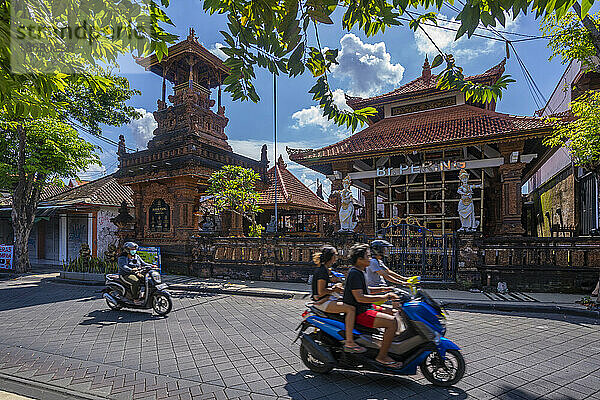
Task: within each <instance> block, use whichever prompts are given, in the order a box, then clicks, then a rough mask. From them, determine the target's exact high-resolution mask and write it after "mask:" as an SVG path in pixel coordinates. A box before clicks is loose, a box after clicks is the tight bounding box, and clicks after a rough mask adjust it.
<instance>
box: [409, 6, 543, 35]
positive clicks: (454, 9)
mask: <svg viewBox="0 0 600 400" xmlns="http://www.w3.org/2000/svg"><path fill="white" fill-rule="evenodd" d="M447 5H448V8H450V9H452V11H455V12H457V13H460V10H459V9H458V8H456V7H454V6H450V5H449V4H447ZM413 13H414V14H417V15H423V14H421V13H418V12H414V11H413ZM436 19H438V20H440V21H443V22H448V23H450V24H454V25H462V22H460V21H457V20H451V19H447V18H441V17H439V16H437V15H436ZM433 26H436V27H438V28H441V29H444V27H441V26H439V25H435V24H433ZM477 29H481V30H486V31H490V32H494V31H495V32H500V33H504V34H506V35H515V36H520V37H523V38H526V39H524V40H536V39H549V36H543V35H530V34H528V33H519V32H509V31H502V30H499V29H494V28H492V27H487V26H484V25H483V24H479V25H478V26H477ZM449 30H453V31H458V29H449ZM488 38H489V37H488ZM490 39H491V38H490ZM493 39H495V40H497V39H496V38H493ZM514 41H517V42H519V41H523V40H521V39H515V40H514Z"/></svg>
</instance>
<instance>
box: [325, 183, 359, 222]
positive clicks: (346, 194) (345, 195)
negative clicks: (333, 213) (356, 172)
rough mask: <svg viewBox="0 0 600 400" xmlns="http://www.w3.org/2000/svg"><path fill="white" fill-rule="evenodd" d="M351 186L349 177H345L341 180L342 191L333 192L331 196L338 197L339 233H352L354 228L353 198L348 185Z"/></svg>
mask: <svg viewBox="0 0 600 400" xmlns="http://www.w3.org/2000/svg"><path fill="white" fill-rule="evenodd" d="M351 184H352V179H350V177H349V176H346V177H345V178H344V179H343V180H342V186H343V188H342V190H335V191H333V192H332V193H331V194H339V195H340V201H341V204H340V211H339V214H338V215H339V217H340V232H353V231H354V228H356V224H357V222H356V221H354V220H353V219H354V197H353V196H352V191H351V190H350V185H351Z"/></svg>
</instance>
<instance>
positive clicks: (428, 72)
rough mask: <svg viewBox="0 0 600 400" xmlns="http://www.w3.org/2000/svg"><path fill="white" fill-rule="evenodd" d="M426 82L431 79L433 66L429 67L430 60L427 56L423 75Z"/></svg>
mask: <svg viewBox="0 0 600 400" xmlns="http://www.w3.org/2000/svg"><path fill="white" fill-rule="evenodd" d="M421 76H422V77H423V79H424V80H427V81H428V80H429V79H430V78H431V66H430V65H429V59H428V58H427V56H425V62H424V63H423V74H422V75H421Z"/></svg>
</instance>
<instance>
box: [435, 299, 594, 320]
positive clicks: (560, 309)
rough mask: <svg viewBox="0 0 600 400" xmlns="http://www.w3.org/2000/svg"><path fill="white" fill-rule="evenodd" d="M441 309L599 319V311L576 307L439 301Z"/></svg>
mask: <svg viewBox="0 0 600 400" xmlns="http://www.w3.org/2000/svg"><path fill="white" fill-rule="evenodd" d="M440 304H441V305H442V306H443V307H446V308H448V309H450V310H484V311H504V312H528V313H538V314H563V315H573V316H577V317H587V318H600V311H592V310H584V309H581V308H576V307H566V306H558V305H547V306H545V305H530V304H527V305H520V304H496V303H463V302H455V301H443V300H442V301H440Z"/></svg>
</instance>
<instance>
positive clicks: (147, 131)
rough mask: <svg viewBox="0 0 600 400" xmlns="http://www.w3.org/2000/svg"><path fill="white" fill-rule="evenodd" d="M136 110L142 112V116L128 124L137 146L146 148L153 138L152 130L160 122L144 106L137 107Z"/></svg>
mask: <svg viewBox="0 0 600 400" xmlns="http://www.w3.org/2000/svg"><path fill="white" fill-rule="evenodd" d="M135 110H136V111H137V112H139V113H140V114H142V118H140V119H136V120H133V121H132V122H131V123H130V124H129V125H128V126H129V129H130V130H131V134H132V137H133V140H134V141H135V145H136V147H137V148H139V149H145V148H146V147H147V146H148V141H149V140H150V139H152V136H153V133H152V132H154V130H155V129H156V128H157V127H158V124H157V123H156V120H155V119H154V115H153V114H152V113H151V112H148V111H146V110H145V109H143V108H136V109H135Z"/></svg>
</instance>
